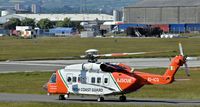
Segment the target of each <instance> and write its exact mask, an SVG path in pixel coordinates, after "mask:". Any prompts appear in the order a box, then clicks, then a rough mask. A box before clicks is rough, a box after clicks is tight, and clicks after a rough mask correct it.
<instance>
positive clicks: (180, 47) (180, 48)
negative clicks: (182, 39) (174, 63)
mask: <svg viewBox="0 0 200 107" xmlns="http://www.w3.org/2000/svg"><path fill="white" fill-rule="evenodd" d="M179 50H180V54H181V55H182V56H184V54H183V47H182V44H181V43H179Z"/></svg>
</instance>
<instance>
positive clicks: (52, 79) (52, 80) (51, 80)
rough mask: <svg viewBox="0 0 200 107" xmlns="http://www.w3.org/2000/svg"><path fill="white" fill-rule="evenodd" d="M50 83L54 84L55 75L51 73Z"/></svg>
mask: <svg viewBox="0 0 200 107" xmlns="http://www.w3.org/2000/svg"><path fill="white" fill-rule="evenodd" d="M49 82H50V83H56V73H53V74H52V76H51V78H50V80H49Z"/></svg>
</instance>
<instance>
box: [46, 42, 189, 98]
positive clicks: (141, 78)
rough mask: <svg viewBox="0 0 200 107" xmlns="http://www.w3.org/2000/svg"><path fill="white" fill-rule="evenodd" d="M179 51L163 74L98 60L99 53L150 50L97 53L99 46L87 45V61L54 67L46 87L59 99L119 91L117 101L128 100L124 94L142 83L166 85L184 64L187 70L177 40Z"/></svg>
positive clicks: (109, 93)
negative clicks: (88, 46)
mask: <svg viewBox="0 0 200 107" xmlns="http://www.w3.org/2000/svg"><path fill="white" fill-rule="evenodd" d="M179 50H180V55H177V56H175V57H174V58H172V59H171V63H170V64H169V67H168V68H167V69H166V72H165V73H164V74H163V75H158V74H151V73H146V72H142V71H138V70H135V69H134V68H132V67H130V66H128V65H126V64H123V63H107V62H98V58H99V57H110V56H126V55H138V54H147V53H152V52H136V53H114V54H98V50H96V49H89V50H87V51H86V55H82V56H80V57H81V58H87V59H88V62H87V63H82V64H73V65H67V66H66V67H65V68H63V69H59V70H57V71H56V72H55V73H53V74H52V76H51V77H50V79H49V81H48V83H47V85H46V88H47V92H48V95H54V94H57V95H59V100H66V99H67V98H69V97H70V94H73V95H94V96H97V101H98V102H102V101H104V97H105V96H109V95H119V101H121V102H124V101H126V100H127V98H126V96H125V95H126V94H127V93H131V92H135V91H137V90H138V89H140V88H142V87H143V86H144V85H158V84H160V85H166V84H170V83H172V82H174V80H175V79H174V76H175V74H176V72H177V71H178V69H179V68H180V67H181V66H183V65H185V72H186V74H187V76H190V74H189V68H188V65H187V63H186V62H187V57H186V56H184V53H183V48H182V44H181V43H179Z"/></svg>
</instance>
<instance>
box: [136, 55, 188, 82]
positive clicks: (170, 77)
mask: <svg viewBox="0 0 200 107" xmlns="http://www.w3.org/2000/svg"><path fill="white" fill-rule="evenodd" d="M184 63H185V57H184V56H182V55H179V56H176V57H174V58H173V59H172V61H171V63H170V64H169V67H168V68H167V70H166V72H165V74H164V75H157V74H150V73H143V72H135V74H136V75H137V76H139V77H141V79H143V81H144V84H148V85H153V84H170V83H172V82H173V81H174V75H175V74H176V72H177V71H178V69H179V68H180V66H182V65H183V64H184Z"/></svg>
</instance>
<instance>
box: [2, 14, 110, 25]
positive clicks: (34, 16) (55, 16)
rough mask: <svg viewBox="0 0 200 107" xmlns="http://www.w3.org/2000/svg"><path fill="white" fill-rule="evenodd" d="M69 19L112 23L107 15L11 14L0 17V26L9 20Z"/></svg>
mask: <svg viewBox="0 0 200 107" xmlns="http://www.w3.org/2000/svg"><path fill="white" fill-rule="evenodd" d="M66 17H67V18H70V19H71V21H94V20H96V19H98V20H99V21H113V16H112V15H107V14H11V15H6V16H3V17H0V24H3V23H5V22H7V21H9V19H10V18H19V19H21V20H22V19H24V18H32V19H35V20H36V22H37V21H39V20H40V19H44V18H48V19H49V20H51V21H60V20H64V18H66Z"/></svg>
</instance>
